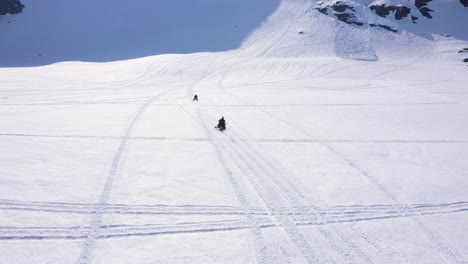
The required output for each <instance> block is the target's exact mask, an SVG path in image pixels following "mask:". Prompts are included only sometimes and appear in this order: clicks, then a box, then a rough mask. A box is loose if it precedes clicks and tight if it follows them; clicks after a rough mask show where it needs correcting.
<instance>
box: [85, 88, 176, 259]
mask: <svg viewBox="0 0 468 264" xmlns="http://www.w3.org/2000/svg"><path fill="white" fill-rule="evenodd" d="M169 91H170V90H169V89H168V90H166V91H164V92H161V93H160V94H158V95H156V96H153V97H151V98H150V99H149V100H148V101H146V103H145V104H144V105H143V106H142V107H140V108H139V109H138V111H137V112H136V113H135V115H134V116H133V117H132V119H131V120H130V123H129V124H128V125H127V128H126V131H125V134H124V136H123V138H122V140H121V141H120V143H119V145H118V148H117V151H116V153H115V155H114V158H113V160H112V164H111V167H110V169H109V172H108V174H107V177H106V181H105V183H104V187H103V189H102V191H101V195H100V197H99V202H98V204H97V205H95V208H94V209H93V210H94V211H95V213H94V214H93V217H92V219H91V225H90V229H89V231H88V232H87V234H86V239H85V241H84V243H83V245H82V247H81V253H80V257H79V259H78V263H79V264H86V263H90V261H91V259H92V254H93V250H94V247H95V244H96V238H97V236H98V232H99V226H100V225H101V224H102V219H103V216H104V214H105V211H106V205H107V201H108V199H109V194H110V192H111V189H112V185H113V183H114V180H115V178H116V177H117V176H118V173H117V172H118V169H119V164H120V161H121V159H122V156H123V154H124V152H125V149H126V147H127V144H128V141H129V138H130V136H131V134H132V132H133V129H134V127H135V124H136V123H137V121H138V119H139V118H140V116H141V115H142V114H143V112H144V111H145V110H146V108H147V107H148V106H149V105H150V104H151V102H153V101H154V100H155V99H156V98H158V97H159V96H162V95H163V94H165V93H167V92H169Z"/></svg>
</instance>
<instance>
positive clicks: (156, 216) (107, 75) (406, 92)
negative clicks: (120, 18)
mask: <svg viewBox="0 0 468 264" xmlns="http://www.w3.org/2000/svg"><path fill="white" fill-rule="evenodd" d="M22 2H24V3H25V6H26V8H25V10H24V13H21V14H19V15H16V16H5V17H2V18H1V20H0V30H5V27H7V26H11V27H14V25H20V26H18V27H19V28H22V29H24V28H29V26H28V25H30V24H28V23H32V22H27V21H32V20H34V18H37V17H36V16H33V15H32V14H37V13H35V12H36V11H33V10H32V9H33V1H22ZM35 2H37V3H35V4H36V5H39V2H38V1H35ZM47 2H48V3H52V2H54V1H52V0H48V1H47ZM59 2H60V5H63V6H68V5H72V4H73V5H78V4H77V3H78V2H76V1H75V2H76V3H75V2H73V3H72V1H69V2H67V1H58V0H57V1H55V3H56V4H59ZM85 2H86V1H85ZM103 2H106V3H109V2H108V1H103ZM143 2H144V1H143ZM163 2H164V1H163ZM177 2H178V4H180V3H181V2H182V1H177ZM201 2H203V1H200V3H201ZM237 2H240V3H242V5H246V6H248V3H250V2H252V1H237ZM164 3H165V4H168V3H169V1H166V2H164ZM174 3H175V2H174ZM205 3H210V4H212V5H214V4H215V3H214V2H210V1H207V2H205ZM256 3H257V4H258V6H257V7H259V6H262V8H261V10H263V11H262V12H259V13H257V15H258V17H257V19H254V18H253V17H251V20H250V21H251V22H252V23H250V22H249V23H250V24H249V25H250V26H249V27H250V28H244V29H243V30H244V33H242V34H238V35H236V36H235V37H234V38H231V39H229V40H227V41H226V42H225V43H221V44H222V45H221V44H219V45H215V46H216V48H213V47H214V46H209V45H208V44H210V43H209V42H206V43H204V44H203V46H200V47H196V48H195V50H191V48H193V47H192V46H191V44H193V41H187V42H184V43H175V45H181V46H180V47H183V48H184V51H186V52H188V53H189V54H179V55H177V54H165V53H166V52H165V51H163V50H164V49H162V48H170V45H169V46H166V44H164V43H163V44H161V45H160V46H158V45H157V43H156V44H155V45H156V46H155V49H154V50H153V51H154V52H155V53H158V54H159V55H157V56H149V57H142V58H136V57H137V56H139V55H141V54H144V55H148V54H147V51H145V52H143V53H140V52H139V51H138V50H136V51H135V50H130V51H128V52H127V53H126V54H125V56H135V58H134V59H129V60H119V59H122V58H123V57H118V56H117V57H116V56H115V54H113V53H112V52H111V53H109V54H111V55H112V56H110V57H108V58H107V59H109V60H110V61H109V62H105V63H95V62H96V61H99V60H93V59H95V58H97V57H92V58H91V57H86V56H85V55H89V54H91V53H90V52H91V51H93V50H94V48H93V47H91V46H92V45H91V46H88V48H83V49H82V50H81V51H80V52H78V53H75V54H74V56H75V55H76V56H77V57H76V58H78V59H80V60H83V61H87V62H73V61H67V60H69V59H70V58H71V57H68V55H70V54H71V53H69V52H70V50H68V47H57V48H58V49H57V53H56V56H55V55H54V56H55V57H53V59H51V60H50V61H48V59H47V56H48V55H47V54H45V53H44V54H43V56H44V57H46V58H44V57H43V56H32V57H31V56H30V55H31V54H33V53H34V52H36V51H35V50H34V49H33V47H34V45H36V44H38V43H43V44H44V43H46V44H47V45H48V46H47V49H48V50H50V51H53V50H54V48H55V47H54V46H53V45H54V43H55V41H58V40H57V39H58V38H59V37H58V36H54V41H52V40H50V39H49V40H47V39H42V38H41V37H39V38H37V41H38V42H34V41H33V42H30V43H21V45H20V44H18V46H10V48H11V52H17V54H20V55H18V56H19V57H18V60H17V61H15V59H14V58H15V57H14V56H13V55H12V56H5V57H3V60H2V57H0V64H1V65H3V66H15V67H3V68H0V81H1V82H0V124H1V127H0V263H456V264H461V263H468V212H467V211H468V192H467V189H468V181H467V180H466V179H467V176H468V88H467V87H468V74H467V71H468V67H467V63H464V62H463V59H464V58H468V42H467V39H468V36H467V35H468V32H465V33H466V34H465V35H463V34H462V33H463V32H462V31H456V30H455V29H453V27H451V25H446V27H440V28H437V29H434V31H432V29H433V28H432V26H431V23H433V22H432V21H429V20H428V21H423V20H421V21H419V22H418V24H417V25H414V27H412V28H410V25H404V24H401V25H397V26H399V32H397V33H393V32H390V31H388V30H385V29H382V28H370V27H366V26H363V27H359V26H357V25H348V24H345V23H343V22H340V21H338V20H334V19H333V18H331V17H329V16H327V15H324V14H322V13H320V12H318V11H317V10H315V7H316V5H317V3H318V2H316V1H299V0H291V1H282V2H281V3H273V2H268V1H264V2H262V4H259V3H261V2H256ZM28 4H29V5H28ZM85 4H86V3H85ZM85 4H84V5H85ZM452 4H455V3H454V2H452ZM252 5H253V4H252ZM174 6H177V4H174ZM174 6H173V7H174ZM49 7H50V5H49ZM154 7H157V5H155V6H154ZM167 7H169V6H167ZM436 7H437V5H436ZM142 8H143V7H142ZM211 8H213V9H216V8H215V7H211ZM211 8H210V10H212V9H211ZM446 8H447V10H455V8H454V6H453V8H452V9H450V8H449V7H446ZM109 9H111V7H109ZM28 10H29V11H28ZM44 10H45V9H44ZM166 10H170V9H166ZM266 10H270V13H269V14H265V12H264V11H266ZM361 11H362V10H361ZM361 11H359V12H361ZM28 12H30V13H28ZM51 12H52V11H51ZM174 12H176V11H174ZM197 12H202V11H200V10H197ZM233 12H234V13H229V12H228V13H229V14H231V15H232V14H238V15H239V17H238V18H236V21H237V19H238V21H237V22H238V25H239V26H240V25H241V24H242V23H243V20H242V16H241V15H242V14H241V13H236V12H237V11H233ZM360 14H367V15H363V16H364V17H362V19H364V20H366V21H371V20H373V19H376V18H375V17H373V15H372V14H371V13H369V12H364V11H363V12H362V13H360ZM128 15H129V16H131V17H132V18H135V19H136V18H137V17H138V14H128ZM253 15H254V14H253V13H252V16H253ZM199 16H200V17H203V16H204V14H202V13H200V14H199ZM441 16H443V17H441ZM448 16H450V13H443V12H440V14H439V17H441V18H440V19H441V20H443V21H448V20H449V18H448ZM167 17H171V16H170V15H169V14H167ZM435 17H436V16H435ZM82 18H83V19H86V16H85V15H82ZM260 18H261V19H262V20H261V21H257V20H258V19H260ZM6 19H8V20H10V21H11V23H9V24H6V23H4V22H5V21H6ZM435 19H436V18H435ZM467 19H468V18H467V17H460V18H459V21H461V22H465V21H466V20H467ZM125 21H131V20H127V19H126V20H125ZM142 21H143V20H142ZM173 21H175V22H177V20H173ZM181 21H182V20H181ZM236 21H233V23H234V24H233V25H234V26H232V28H230V29H229V30H231V31H233V32H235V30H236V26H235V25H237V24H236V23H235V22H236ZM254 21H257V22H258V23H257V22H255V23H254ZM49 22H52V21H49ZM183 22H184V23H185V22H186V20H183ZM41 23H43V22H41ZM129 23H130V22H129ZM138 23H139V22H138ZM184 23H182V22H181V23H180V25H181V26H180V27H181V32H185V33H187V32H188V31H186V30H187V29H186V28H183V26H182V25H183V24H184ZM388 23H396V22H395V21H389V22H388ZM434 23H435V22H434ZM225 25H227V24H225ZM58 26H60V25H58ZM213 26H215V27H216V25H213ZM149 27H150V26H149V25H148V28H149ZM155 27H158V26H155ZM195 27H199V28H200V29H204V32H210V30H209V27H208V28H204V27H203V26H200V24H198V25H195ZM406 27H408V28H406ZM159 28H160V29H162V28H163V27H162V26H161V27H159ZM65 29H66V25H64V27H63V28H60V30H65ZM9 30H12V29H9ZM90 30H91V29H90ZM171 30H172V28H171ZM226 30H227V29H226ZM446 30H447V31H446ZM450 30H452V31H451V32H449V31H450ZM52 32H57V31H52ZM124 32H126V31H125V30H124ZM299 32H301V33H299ZM452 32H458V33H456V34H454V33H452ZM43 33H44V34H46V33H47V32H46V31H43ZM49 33H50V32H49ZM166 33H167V32H166ZM166 33H165V34H166ZM185 33H184V34H185ZM227 33H229V32H227ZM444 33H447V34H445V35H444ZM449 33H450V34H452V35H451V36H448V34H449ZM51 34H53V33H51ZM89 34H91V35H86V34H85V35H86V36H88V37H89V36H94V34H96V32H95V31H91V32H90V33H89ZM233 34H234V33H233ZM236 34H237V33H236ZM453 34H454V35H453ZM216 35H217V34H216V33H213V34H212V35H210V37H209V39H216ZM227 35H229V34H227ZM25 36H28V38H31V39H35V37H33V36H31V35H28V34H25ZM46 36H49V35H46ZM82 36H83V35H82ZM11 37H12V38H15V36H11ZM181 37H182V36H181ZM241 38H242V39H241ZM90 39H92V38H90ZM110 39H111V40H112V41H113V40H115V39H113V38H110ZM137 39H138V38H137ZM137 39H135V41H136V40H137ZM175 39H178V38H175ZM233 39H234V40H235V41H232V40H233ZM102 40H103V41H104V40H105V38H103V39H102ZM140 40H141V39H140ZM173 40H174V39H173ZM221 40H223V38H222V37H220V41H221ZM112 41H110V42H109V43H107V44H108V45H109V47H112V46H113V45H114V44H115V45H116V46H117V47H119V49H122V50H126V49H131V47H132V45H130V46H126V45H123V46H122V45H119V43H113V42H112ZM142 41H143V40H142ZM10 43H13V42H10ZM63 43H64V42H63ZM148 43H152V42H151V41H150V42H144V41H143V42H142V45H144V46H146V45H147V47H149V46H150V44H148ZM158 43H159V42H158ZM167 43H169V42H167ZM236 43H237V44H239V45H240V47H239V48H237V47H236V45H237V44H236ZM224 44H226V46H224ZM41 45H42V44H41ZM44 45H45V44H44ZM50 45H52V46H50ZM184 45H186V46H184ZM77 46H78V45H77ZM3 47H4V46H3ZM25 47H29V48H25ZM137 47H140V46H137ZM23 48H25V50H22V49H23ZM228 49H229V50H228ZM96 50H99V49H96ZM96 50H95V51H96ZM191 51H203V52H202V53H190V52H191ZM213 51H218V52H213ZM18 52H19V53H18ZM61 52H63V53H61ZM148 52H151V51H148ZM1 54H2V56H3V55H4V54H6V53H5V51H4V50H2V51H1ZM25 54H26V55H25ZM27 54H30V55H27ZM60 54H61V55H60ZM67 54H68V55H67ZM28 56H29V57H28ZM61 56H63V57H61ZM87 58H88V59H89V58H91V59H89V60H88V59H87ZM49 59H50V57H49ZM49 62H59V63H55V64H50V65H44V66H41V67H18V66H33V65H43V64H47V63H49ZM194 94H198V96H199V101H198V102H193V101H192V98H193V95H194ZM222 116H224V118H225V119H226V122H227V130H226V131H224V132H219V131H217V130H216V129H215V128H214V126H215V125H216V124H217V120H218V119H220V118H221V117H222Z"/></svg>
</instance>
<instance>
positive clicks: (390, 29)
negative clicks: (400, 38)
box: [369, 24, 398, 32]
mask: <svg viewBox="0 0 468 264" xmlns="http://www.w3.org/2000/svg"><path fill="white" fill-rule="evenodd" d="M369 26H370V27H381V28H383V29H386V30H388V31H392V32H398V30H396V29H393V28H391V27H389V26H386V25H377V24H369Z"/></svg>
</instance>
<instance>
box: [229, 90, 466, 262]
mask: <svg viewBox="0 0 468 264" xmlns="http://www.w3.org/2000/svg"><path fill="white" fill-rule="evenodd" d="M224 92H226V93H228V94H230V95H232V96H233V97H235V98H237V99H239V100H241V101H243V102H245V103H249V102H248V101H247V100H245V99H243V98H241V97H239V96H237V95H235V94H233V93H232V92H229V91H226V90H224ZM256 108H257V109H258V110H259V111H261V112H263V113H265V114H267V115H268V116H270V117H272V118H273V119H276V120H278V121H280V122H281V123H283V124H286V125H288V126H290V127H292V128H293V129H295V130H296V131H298V132H301V133H302V134H304V135H306V136H308V137H310V138H312V139H314V140H316V141H317V142H318V143H319V144H320V145H322V146H323V147H325V148H326V149H328V150H329V151H330V152H332V153H333V154H334V155H335V156H337V157H339V158H340V159H341V160H343V161H344V162H346V163H347V164H348V165H349V166H351V167H352V168H354V169H355V170H356V171H358V172H359V173H360V174H361V175H362V176H364V177H365V178H366V179H367V180H369V182H371V183H372V184H373V185H374V186H375V187H377V189H378V190H380V191H381V192H382V193H383V194H385V196H386V197H387V198H388V199H389V200H390V201H391V202H392V205H393V206H394V208H395V210H397V211H398V212H399V214H400V215H401V216H402V217H410V216H412V213H415V214H416V215H418V216H420V217H421V218H424V217H423V215H421V214H418V213H417V211H415V210H414V209H413V208H412V206H411V205H410V204H408V203H402V202H401V200H400V199H399V198H398V197H397V195H395V194H394V193H393V192H391V191H390V190H389V189H387V188H386V187H385V186H384V185H383V184H382V183H380V182H379V181H378V180H377V179H376V178H375V177H374V176H372V175H371V174H369V173H368V172H367V171H365V170H364V169H363V168H362V167H361V166H359V165H358V164H357V162H356V161H354V160H353V159H351V158H350V157H348V156H347V155H345V154H343V153H342V152H340V151H338V150H337V149H336V148H335V147H333V146H331V145H330V144H329V143H327V142H325V141H323V140H321V139H320V138H319V137H318V136H316V135H313V134H311V133H310V132H309V131H307V130H305V129H302V128H300V127H298V126H297V125H295V124H294V123H292V122H291V121H289V120H286V119H284V118H281V117H279V116H278V115H275V114H273V113H272V112H270V111H271V109H270V111H269V110H265V109H264V108H262V107H260V106H259V107H256ZM291 119H295V117H294V116H292V117H291ZM410 219H411V221H412V223H413V224H414V225H415V227H416V230H417V231H418V232H419V233H420V234H421V235H422V236H423V238H424V239H425V240H426V241H427V242H428V243H429V244H430V245H431V246H432V247H433V248H434V249H436V250H437V252H438V253H439V255H440V256H441V258H442V259H443V260H444V262H446V263H459V264H466V263H468V257H467V256H466V254H465V253H464V252H463V251H462V250H461V249H459V248H458V247H457V246H456V245H455V244H454V243H453V242H452V241H451V240H450V239H449V238H448V237H447V236H446V235H445V234H443V233H442V232H440V231H439V230H438V229H437V228H436V227H435V226H434V225H432V224H430V223H429V224H428V223H425V222H424V221H423V220H422V219H420V218H419V217H418V218H416V217H410Z"/></svg>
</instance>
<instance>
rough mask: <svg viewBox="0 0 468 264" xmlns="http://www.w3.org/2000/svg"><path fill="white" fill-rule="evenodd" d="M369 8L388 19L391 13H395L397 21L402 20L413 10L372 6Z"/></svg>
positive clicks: (402, 7) (399, 7)
mask: <svg viewBox="0 0 468 264" xmlns="http://www.w3.org/2000/svg"><path fill="white" fill-rule="evenodd" d="M369 8H370V10H372V11H374V12H375V13H376V14H377V15H379V16H381V17H387V16H388V15H389V14H390V12H395V19H397V20H401V19H403V18H405V17H407V16H408V15H409V14H410V13H411V8H409V7H406V6H386V5H371V6H369Z"/></svg>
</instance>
